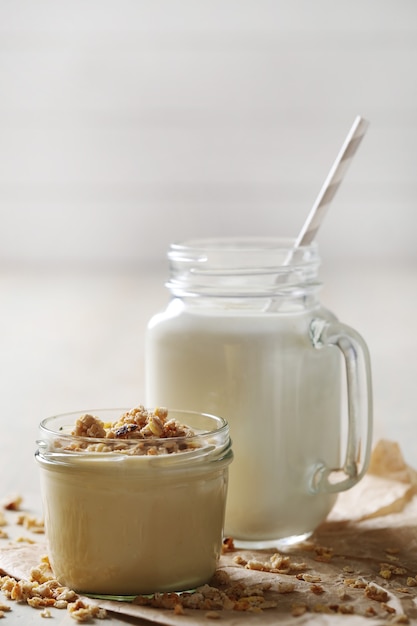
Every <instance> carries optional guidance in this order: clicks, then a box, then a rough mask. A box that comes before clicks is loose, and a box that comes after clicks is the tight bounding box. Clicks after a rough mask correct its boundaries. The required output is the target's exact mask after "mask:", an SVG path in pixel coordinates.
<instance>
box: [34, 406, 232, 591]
mask: <svg viewBox="0 0 417 626" xmlns="http://www.w3.org/2000/svg"><path fill="white" fill-rule="evenodd" d="M124 411H125V409H120V410H114V409H112V410H110V409H108V410H100V411H89V412H88V413H92V414H93V415H95V416H97V417H98V418H100V419H101V420H102V421H103V422H113V421H114V420H115V419H116V418H117V417H118V416H119V415H121V414H122V413H123V412H124ZM82 414H83V413H69V414H66V415H58V416H55V417H51V418H48V419H45V420H44V421H43V422H41V424H40V438H39V440H38V442H37V443H38V450H37V452H36V459H37V461H38V464H39V466H40V475H41V488H42V500H43V509H44V517H45V529H46V537H47V542H48V550H49V557H50V561H51V565H52V568H53V571H54V574H55V576H56V577H57V579H58V580H59V581H60V582H61V583H62V584H63V585H67V586H69V587H71V588H72V589H75V590H76V591H81V592H84V593H94V594H104V595H111V596H130V595H136V594H139V593H152V592H155V591H179V590H183V589H191V588H194V587H195V586H197V585H200V584H203V583H206V582H207V581H208V580H209V579H210V578H211V576H212V575H213V573H214V571H215V569H216V566H217V560H218V557H219V555H220V553H221V547H222V539H223V534H222V531H223V523H224V509H225V501H226V491H227V478H228V466H229V463H230V462H231V460H232V450H231V443H230V437H229V428H228V425H227V423H226V422H225V421H224V420H223V419H222V418H220V417H215V416H212V415H206V414H199V413H192V412H186V411H174V410H170V411H169V416H170V418H171V417H173V418H174V419H177V420H178V421H180V422H181V423H182V424H186V425H187V426H189V427H190V428H191V429H192V430H193V431H194V433H195V437H187V442H186V443H187V449H186V450H185V451H183V452H176V453H171V454H157V455H149V454H143V455H137V454H136V453H135V446H137V445H138V441H143V440H138V439H123V440H120V439H105V438H103V439H92V438H90V437H89V438H88V444H89V449H88V450H81V451H80V450H79V448H80V445H79V444H80V443H81V444H83V443H84V444H85V441H86V438H85V437H77V436H74V435H72V434H71V432H72V430H73V428H74V425H75V422H76V420H77V419H78V418H79V417H80V416H81V415H82ZM183 440H184V438H182V439H181V438H177V439H174V438H169V439H166V438H165V439H157V438H152V439H146V441H145V442H144V445H146V446H149V447H154V448H155V447H156V448H158V447H159V446H165V445H166V444H167V441H168V442H169V443H170V444H172V443H178V444H179V445H182V444H183V443H184V441H183ZM91 444H93V448H94V450H92V449H91Z"/></svg>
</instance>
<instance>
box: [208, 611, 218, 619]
mask: <svg viewBox="0 0 417 626" xmlns="http://www.w3.org/2000/svg"><path fill="white" fill-rule="evenodd" d="M204 617H206V618H207V619H220V613H219V612H218V611H207V613H206V614H205V616H204Z"/></svg>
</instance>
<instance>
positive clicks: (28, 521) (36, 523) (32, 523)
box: [16, 513, 45, 534]
mask: <svg viewBox="0 0 417 626" xmlns="http://www.w3.org/2000/svg"><path fill="white" fill-rule="evenodd" d="M16 523H17V524H18V526H23V527H24V528H26V530H30V531H31V532H32V533H36V534H43V533H44V532H45V525H44V522H43V520H41V519H38V518H36V517H34V516H33V515H27V514H26V513H23V514H22V515H19V517H18V518H17V522H16Z"/></svg>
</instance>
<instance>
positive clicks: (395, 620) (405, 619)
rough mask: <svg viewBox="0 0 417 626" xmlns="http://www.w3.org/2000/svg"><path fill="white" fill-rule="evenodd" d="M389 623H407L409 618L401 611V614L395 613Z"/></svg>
mask: <svg viewBox="0 0 417 626" xmlns="http://www.w3.org/2000/svg"><path fill="white" fill-rule="evenodd" d="M389 623H390V624H409V623H410V619H409V617H408V616H407V615H405V613H401V615H395V616H394V617H393V618H392V619H391V620H390V621H389Z"/></svg>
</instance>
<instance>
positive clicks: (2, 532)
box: [0, 528, 9, 539]
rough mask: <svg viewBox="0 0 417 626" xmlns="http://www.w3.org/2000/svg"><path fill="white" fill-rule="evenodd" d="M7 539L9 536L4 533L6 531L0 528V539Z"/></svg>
mask: <svg viewBox="0 0 417 626" xmlns="http://www.w3.org/2000/svg"><path fill="white" fill-rule="evenodd" d="M8 538H9V535H8V534H7V533H6V531H5V530H3V529H2V528H0V539H8Z"/></svg>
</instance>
